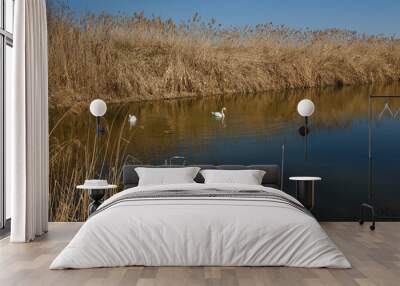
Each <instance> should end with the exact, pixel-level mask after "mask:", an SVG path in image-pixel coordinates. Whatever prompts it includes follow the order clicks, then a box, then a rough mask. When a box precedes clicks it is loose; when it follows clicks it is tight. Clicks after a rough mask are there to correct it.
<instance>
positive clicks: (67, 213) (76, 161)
mask: <svg viewBox="0 0 400 286" xmlns="http://www.w3.org/2000/svg"><path fill="white" fill-rule="evenodd" d="M116 117H117V116H115V117H114V119H113V120H112V122H111V124H110V125H108V126H107V132H106V134H105V135H104V136H102V137H99V138H98V137H97V136H95V134H94V130H95V127H94V126H91V128H88V130H89V131H88V132H87V135H86V138H80V139H77V138H79V136H78V134H74V133H71V134H69V136H70V138H71V139H70V140H65V141H62V142H59V140H58V138H57V137H56V136H51V137H50V162H49V164H50V179H49V181H50V194H49V195H50V196H49V197H50V203H49V219H50V221H84V220H86V218H87V208H88V203H89V199H88V195H87V193H86V192H85V191H80V190H77V189H76V186H77V185H80V184H83V182H84V180H85V179H88V178H89V179H93V178H97V177H101V178H103V179H107V180H108V182H109V183H113V184H117V185H119V186H121V177H122V167H123V166H124V165H125V164H126V163H138V161H137V160H136V159H135V158H134V157H132V156H130V155H128V154H127V147H128V144H129V142H130V136H132V133H128V134H131V135H130V136H129V135H128V138H126V136H124V130H125V129H124V128H123V127H120V126H118V128H117V127H115V126H114V125H115V118H116ZM55 127H57V126H55ZM111 194H112V193H109V194H108V195H111Z"/></svg>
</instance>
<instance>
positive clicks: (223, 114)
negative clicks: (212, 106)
mask: <svg viewBox="0 0 400 286" xmlns="http://www.w3.org/2000/svg"><path fill="white" fill-rule="evenodd" d="M225 110H227V109H226V108H225V107H222V110H221V112H218V111H216V112H211V114H212V116H214V117H216V118H225V113H224V111H225Z"/></svg>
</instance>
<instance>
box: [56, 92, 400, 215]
mask: <svg viewBox="0 0 400 286" xmlns="http://www.w3.org/2000/svg"><path fill="white" fill-rule="evenodd" d="M369 94H373V95H382V96H383V95H400V86H399V85H388V86H375V87H345V88H340V89H333V88H332V89H323V90H300V91H299V90H297V91H285V92H270V93H265V94H257V95H246V96H244V95H237V96H218V97H206V98H195V99H178V100H168V101H152V102H141V103H137V102H132V103H121V104H110V105H109V110H108V112H107V114H106V116H105V118H104V121H103V122H104V125H105V126H106V127H107V128H108V130H109V133H110V134H108V135H107V136H110V138H111V140H117V138H119V137H123V139H124V142H125V144H127V153H128V154H129V155H131V156H132V157H131V159H132V158H136V160H138V161H140V162H143V163H150V164H163V163H164V161H165V159H167V158H169V157H171V156H174V155H180V156H184V157H185V159H186V162H187V164H244V165H250V164H280V162H281V145H282V144H285V146H286V164H285V181H284V191H286V192H288V193H289V194H294V192H295V184H294V183H293V182H290V181H289V180H288V177H289V176H300V175H307V176H320V177H322V181H321V182H319V183H318V184H317V188H316V204H315V208H314V209H313V211H312V212H313V213H314V214H315V216H316V217H317V218H318V219H320V220H347V219H355V218H357V217H358V215H359V205H360V203H362V202H364V201H366V200H367V198H368V191H367V186H368V95H369ZM303 98H309V99H311V100H313V101H314V103H315V107H316V111H315V113H314V115H313V116H312V117H311V118H310V129H311V132H310V134H309V137H308V159H307V160H305V156H304V150H305V141H304V138H302V137H301V136H300V135H299V134H298V131H297V129H298V128H299V127H300V126H301V125H302V124H303V119H302V118H301V117H300V116H299V115H298V114H297V111H296V106H297V103H298V102H299V101H300V100H301V99H303ZM385 103H389V105H390V108H391V110H392V111H393V113H395V112H396V111H397V110H398V109H399V108H400V99H390V100H384V99H377V100H374V102H373V113H374V122H373V125H372V127H373V128H372V130H373V142H374V145H373V154H374V169H373V173H374V185H373V190H374V193H373V198H374V203H375V205H376V207H377V209H378V215H379V217H380V218H382V219H384V218H398V217H400V188H399V178H400V176H399V174H400V171H399V167H400V166H399V163H400V148H399V146H400V145H399V143H400V114H399V115H398V116H397V117H395V116H391V115H390V112H386V113H385V114H384V115H383V116H382V117H381V118H380V119H379V113H380V112H381V110H382V109H383V108H384V106H385ZM222 107H226V108H227V111H226V118H225V120H224V121H218V120H215V119H214V118H213V117H212V116H211V114H210V113H211V111H217V110H220V109H221V108H222ZM63 113H64V111H61V110H55V109H54V110H51V112H50V117H51V122H50V126H51V127H54V126H55V124H56V122H58V121H59V119H60V118H61V115H62V114H63ZM399 113H400V112H399ZM128 114H134V115H136V116H137V118H138V122H137V124H136V126H134V127H132V126H130V125H129V123H128V119H127V117H128ZM378 119H379V120H378ZM92 131H93V132H94V118H93V117H92V116H90V114H89V112H88V109H87V107H86V106H85V107H84V108H83V109H81V110H73V112H70V114H69V115H68V116H66V117H64V118H63V120H61V121H60V122H59V124H58V125H57V126H56V127H55V129H54V131H53V133H52V135H51V136H52V137H53V139H54V138H56V139H57V140H58V142H62V141H64V140H67V139H71V138H73V137H77V138H80V140H82V141H83V142H84V138H85V136H86V134H88V132H92ZM113 138H115V139H113Z"/></svg>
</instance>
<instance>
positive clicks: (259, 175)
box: [200, 170, 265, 185]
mask: <svg viewBox="0 0 400 286" xmlns="http://www.w3.org/2000/svg"><path fill="white" fill-rule="evenodd" d="M200 174H201V175H202V176H203V177H204V181H205V183H206V184H213V183H216V184H246V185H261V183H262V179H263V177H264V175H265V171H261V170H202V171H201V172H200Z"/></svg>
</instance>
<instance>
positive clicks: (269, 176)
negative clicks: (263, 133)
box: [122, 165, 281, 189]
mask: <svg viewBox="0 0 400 286" xmlns="http://www.w3.org/2000/svg"><path fill="white" fill-rule="evenodd" d="M137 167H148V168H182V167H199V168H200V169H202V170H204V169H217V170H263V171H265V172H266V173H265V175H264V177H263V180H262V183H261V184H262V185H263V186H265V187H271V188H275V189H281V169H280V166H279V165H250V166H243V165H219V166H215V165H188V166H182V165H160V166H152V165H126V166H124V167H123V170H122V172H123V174H122V178H123V184H124V189H128V188H133V187H136V186H137V185H138V183H139V176H138V174H137V173H136V171H135V168H137ZM194 180H195V181H196V182H197V183H204V178H203V176H202V175H201V174H200V173H198V174H197V176H196V178H194Z"/></svg>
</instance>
